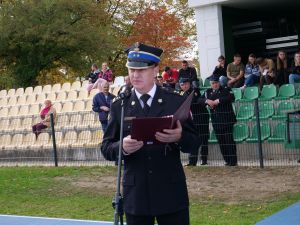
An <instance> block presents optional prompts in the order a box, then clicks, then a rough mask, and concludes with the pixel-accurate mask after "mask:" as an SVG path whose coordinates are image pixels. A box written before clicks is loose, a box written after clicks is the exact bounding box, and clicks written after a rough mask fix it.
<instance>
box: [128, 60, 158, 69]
mask: <svg viewBox="0 0 300 225" xmlns="http://www.w3.org/2000/svg"><path fill="white" fill-rule="evenodd" d="M126 67H128V68H129V69H137V70H138V69H140V70H141V69H147V68H151V67H154V64H149V63H145V62H127V63H126Z"/></svg>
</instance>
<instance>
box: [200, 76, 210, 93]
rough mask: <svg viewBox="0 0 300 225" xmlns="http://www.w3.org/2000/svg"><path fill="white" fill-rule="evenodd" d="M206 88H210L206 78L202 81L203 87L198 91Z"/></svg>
mask: <svg viewBox="0 0 300 225" xmlns="http://www.w3.org/2000/svg"><path fill="white" fill-rule="evenodd" d="M207 88H210V81H209V79H208V78H206V79H205V80H204V83H203V86H202V87H200V90H206V89H207Z"/></svg>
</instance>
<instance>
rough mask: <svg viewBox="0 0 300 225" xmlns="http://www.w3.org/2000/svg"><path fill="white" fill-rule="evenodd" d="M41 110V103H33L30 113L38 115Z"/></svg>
mask: <svg viewBox="0 0 300 225" xmlns="http://www.w3.org/2000/svg"><path fill="white" fill-rule="evenodd" d="M39 112H40V105H39V104H33V105H30V106H29V111H28V115H38V114H39Z"/></svg>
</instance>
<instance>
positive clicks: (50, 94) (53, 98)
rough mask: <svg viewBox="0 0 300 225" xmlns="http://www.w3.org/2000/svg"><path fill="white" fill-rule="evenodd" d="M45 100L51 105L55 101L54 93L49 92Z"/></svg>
mask: <svg viewBox="0 0 300 225" xmlns="http://www.w3.org/2000/svg"><path fill="white" fill-rule="evenodd" d="M47 99H49V100H50V101H51V102H52V103H53V102H55V101H56V93H55V92H51V93H49V94H47Z"/></svg>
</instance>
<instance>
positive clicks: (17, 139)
mask: <svg viewBox="0 0 300 225" xmlns="http://www.w3.org/2000/svg"><path fill="white" fill-rule="evenodd" d="M23 138H24V137H23V134H15V135H14V136H13V137H12V139H11V142H10V144H9V145H6V146H5V148H4V149H5V150H14V149H17V148H21V147H22V144H23Z"/></svg>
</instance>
